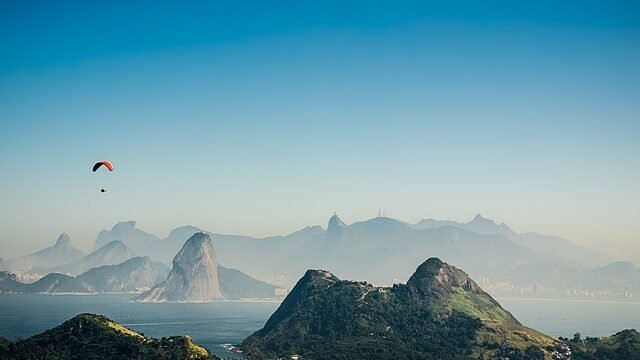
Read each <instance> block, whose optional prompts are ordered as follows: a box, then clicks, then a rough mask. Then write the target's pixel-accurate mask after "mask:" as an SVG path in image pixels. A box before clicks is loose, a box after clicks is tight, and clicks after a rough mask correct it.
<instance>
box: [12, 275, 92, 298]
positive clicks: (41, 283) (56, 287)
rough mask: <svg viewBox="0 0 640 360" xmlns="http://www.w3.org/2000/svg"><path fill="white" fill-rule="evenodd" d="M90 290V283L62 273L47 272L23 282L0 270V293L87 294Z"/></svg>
mask: <svg viewBox="0 0 640 360" xmlns="http://www.w3.org/2000/svg"><path fill="white" fill-rule="evenodd" d="M92 292H93V289H92V288H91V286H90V285H88V284H86V283H84V282H83V281H80V280H77V279H76V278H74V277H72V276H68V275H64V274H58V273H53V274H48V275H47V276H45V277H43V278H42V279H40V280H38V281H36V282H34V283H30V284H25V283H22V282H20V281H18V279H17V278H16V276H15V274H12V273H8V272H0V294H29V293H34V294H63V293H66V294H69V293H82V294H88V293H92Z"/></svg>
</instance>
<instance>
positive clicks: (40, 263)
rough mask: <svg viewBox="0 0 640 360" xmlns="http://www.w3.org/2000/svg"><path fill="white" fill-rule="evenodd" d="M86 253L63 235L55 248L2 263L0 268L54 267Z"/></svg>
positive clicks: (18, 269)
mask: <svg viewBox="0 0 640 360" xmlns="http://www.w3.org/2000/svg"><path fill="white" fill-rule="evenodd" d="M83 256H84V253H83V252H82V251H80V250H78V249H76V248H75V247H73V246H72V245H71V238H70V237H69V235H67V234H66V233H62V234H61V235H60V236H59V237H58V240H57V241H56V242H55V244H54V245H53V246H50V247H48V248H45V249H42V250H40V251H37V252H35V253H32V254H29V255H25V256H22V257H18V258H14V259H8V260H4V261H0V268H2V269H5V270H11V271H24V270H29V269H31V268H34V267H54V266H58V265H62V264H67V263H70V262H73V261H76V260H78V259H79V258H81V257H83Z"/></svg>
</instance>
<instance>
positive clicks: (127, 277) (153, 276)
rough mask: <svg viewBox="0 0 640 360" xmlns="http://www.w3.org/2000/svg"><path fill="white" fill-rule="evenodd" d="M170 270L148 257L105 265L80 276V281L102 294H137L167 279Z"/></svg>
mask: <svg viewBox="0 0 640 360" xmlns="http://www.w3.org/2000/svg"><path fill="white" fill-rule="evenodd" d="M168 273H169V268H167V266H165V265H164V264H162V263H158V262H154V261H151V259H150V258H149V257H147V256H145V257H134V258H131V259H129V260H127V261H125V262H123V263H121V264H118V265H104V266H100V267H97V268H93V269H90V270H89V271H87V272H85V273H83V274H81V275H79V276H78V277H77V279H78V280H80V281H83V282H85V283H87V284H91V287H92V288H93V289H94V290H95V291H97V292H100V293H114V292H115V293H122V292H136V291H139V290H141V289H149V288H151V287H153V286H154V285H156V284H158V283H159V282H161V281H162V280H164V279H166V278H167V274H168Z"/></svg>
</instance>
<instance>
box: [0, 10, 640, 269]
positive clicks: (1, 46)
mask: <svg viewBox="0 0 640 360" xmlns="http://www.w3.org/2000/svg"><path fill="white" fill-rule="evenodd" d="M505 4H506V2H491V3H490V4H485V3H483V4H477V3H475V2H474V3H469V4H465V3H457V4H455V5H434V4H423V3H422V2H421V3H420V4H410V5H411V6H409V5H407V6H406V8H405V7H402V6H399V5H397V4H395V3H394V2H387V3H380V5H379V6H375V7H374V6H369V3H368V2H350V3H349V4H343V3H341V2H323V3H322V4H316V5H313V6H309V5H308V4H306V5H305V6H304V7H302V6H299V5H298V3H296V2H290V3H289V2H278V3H277V6H276V5H267V4H264V3H256V4H252V3H244V4H243V5H242V6H241V7H240V6H239V5H238V7H235V6H236V5H228V4H227V5H220V4H218V3H213V2H206V3H205V2H203V3H201V4H199V6H192V7H189V9H185V8H182V7H180V6H179V5H169V4H160V3H157V2H137V3H136V4H111V3H109V4H106V3H105V4H89V3H85V2H77V3H74V2H68V3H65V4H58V3H56V4H53V3H51V4H46V3H43V4H38V6H33V7H29V4H28V3H24V2H3V3H2V4H0V169H1V170H0V257H3V258H8V257H12V256H17V255H22V254H25V253H27V252H30V251H33V250H37V249H40V248H43V247H45V246H49V245H51V244H52V243H53V242H54V241H55V239H56V238H57V236H58V235H59V234H60V233H61V232H68V233H69V234H70V235H71V238H72V239H73V242H74V243H75V244H76V245H77V246H78V247H80V248H83V249H89V248H91V246H92V244H93V241H94V240H95V237H96V234H97V232H98V231H99V230H100V229H103V228H111V226H112V225H113V224H114V223H116V222H117V221H121V220H136V221H137V222H138V225H139V226H140V227H141V228H142V229H144V230H146V231H149V232H152V233H155V234H157V235H158V236H166V234H167V233H168V231H170V230H171V229H172V228H175V227H177V226H180V225H184V224H193V225H196V226H199V227H201V228H203V229H207V230H210V231H215V232H218V233H234V234H247V235H254V236H265V235H271V234H286V233H290V232H292V231H295V230H298V229H299V228H302V227H304V226H308V225H315V224H321V225H323V226H326V222H327V220H328V218H329V216H330V215H331V214H333V212H334V211H337V212H338V213H339V214H340V216H341V218H343V219H344V220H345V221H348V222H353V221H358V220H363V219H366V218H370V217H373V216H375V215H376V214H377V213H378V211H379V209H381V208H382V209H385V212H386V215H387V216H390V217H394V218H398V219H401V220H404V221H408V222H416V221H418V220H419V219H421V218H424V217H433V218H438V219H451V220H458V221H468V220H470V219H471V218H472V217H473V216H474V215H475V214H476V213H482V214H483V215H484V216H487V217H489V218H492V219H495V220H496V221H498V222H505V223H507V224H509V226H511V227H512V228H513V229H514V230H516V231H518V232H527V231H536V232H540V233H545V234H551V235H558V236H562V237H565V238H568V239H571V240H572V241H574V242H576V243H578V244H583V245H588V246H591V247H594V248H598V249H601V250H605V251H609V252H613V253H617V254H619V253H635V254H640V245H638V240H640V239H639V238H638V235H637V234H638V233H640V221H638V219H639V216H640V188H639V187H638V184H640V161H638V157H639V156H640V101H639V100H640V98H639V95H640V67H639V66H638V64H640V19H639V16H638V14H640V11H639V10H640V9H639V8H638V6H637V5H635V4H632V2H618V3H616V4H614V3H610V2H607V3H606V4H604V3H602V4H599V3H596V2H563V3H562V4H556V3H555V2H540V1H536V2H529V3H528V4H524V3H523V4H521V5H518V6H519V7H517V8H514V7H513V6H514V5H513V4H511V3H510V5H511V6H510V7H507V6H505ZM223 7H224V8H223ZM577 7H580V11H579V12H578V11H575V9H576V8H577ZM416 9H418V10H416ZM103 159H108V160H110V161H112V162H113V163H114V166H115V170H114V172H113V173H104V172H102V173H92V172H91V165H92V164H93V163H94V162H95V161H98V160H103ZM103 186H104V187H106V188H107V189H108V192H107V193H106V194H102V193H100V192H99V189H100V188H101V187H103Z"/></svg>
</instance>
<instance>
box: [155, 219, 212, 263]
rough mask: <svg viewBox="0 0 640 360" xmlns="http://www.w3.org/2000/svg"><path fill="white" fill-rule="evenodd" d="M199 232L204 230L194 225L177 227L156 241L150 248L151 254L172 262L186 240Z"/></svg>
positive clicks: (161, 259)
mask: <svg viewBox="0 0 640 360" xmlns="http://www.w3.org/2000/svg"><path fill="white" fill-rule="evenodd" d="M198 232H202V230H200V229H199V228H197V227H195V226H192V225H185V226H181V227H178V228H175V229H173V230H172V231H171V232H170V233H169V236H167V237H166V238H164V239H162V240H160V241H159V242H157V243H155V244H154V246H153V247H152V248H151V249H149V250H150V253H149V255H150V256H151V257H153V258H154V259H157V260H158V261H166V262H170V261H171V259H173V257H174V256H175V255H176V254H177V253H178V251H180V249H181V248H182V246H183V245H184V243H185V241H187V239H189V238H190V237H191V236H193V234H195V233H198Z"/></svg>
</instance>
